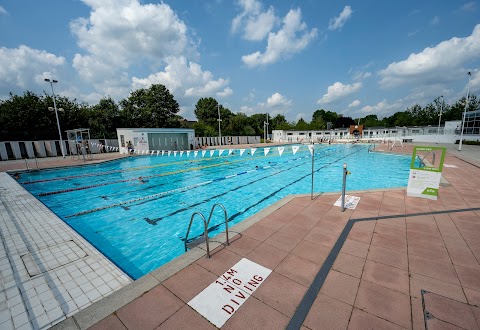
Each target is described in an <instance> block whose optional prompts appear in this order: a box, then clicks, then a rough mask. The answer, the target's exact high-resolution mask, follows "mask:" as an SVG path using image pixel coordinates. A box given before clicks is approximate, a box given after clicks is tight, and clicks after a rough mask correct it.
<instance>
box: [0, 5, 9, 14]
mask: <svg viewBox="0 0 480 330" xmlns="http://www.w3.org/2000/svg"><path fill="white" fill-rule="evenodd" d="M0 15H8V11H7V10H6V9H5V8H3V7H2V6H0Z"/></svg>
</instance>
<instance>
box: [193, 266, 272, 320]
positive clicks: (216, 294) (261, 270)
mask: <svg viewBox="0 0 480 330" xmlns="http://www.w3.org/2000/svg"><path fill="white" fill-rule="evenodd" d="M271 273H272V270H271V269H268V268H266V267H263V266H261V265H259V264H257V263H255V262H253V261H250V260H248V259H245V258H243V259H242V260H240V261H239V262H237V263H236V264H235V265H234V266H233V267H232V268H230V269H229V270H227V271H226V272H225V273H223V275H221V276H220V277H219V278H218V279H217V280H216V281H215V282H213V283H212V284H210V285H209V286H208V287H206V288H205V289H204V290H203V291H202V292H200V293H199V294H198V295H197V296H196V297H194V298H193V299H192V300H190V301H189V302H188V305H189V306H190V307H192V308H193V309H194V310H196V311H197V312H198V313H199V314H201V315H203V316H204V317H205V318H206V319H207V320H209V321H210V322H211V323H213V324H214V325H215V326H216V327H218V328H221V327H222V326H223V325H224V324H225V322H227V321H228V319H229V318H230V317H231V316H232V315H233V314H234V313H235V312H236V311H237V310H238V309H239V308H240V306H242V305H243V303H244V302H245V301H247V299H248V298H250V296H251V295H252V294H253V293H254V292H255V290H257V289H258V287H259V286H260V285H261V284H262V283H263V282H264V281H265V280H266V279H267V277H268V276H269V275H270V274H271Z"/></svg>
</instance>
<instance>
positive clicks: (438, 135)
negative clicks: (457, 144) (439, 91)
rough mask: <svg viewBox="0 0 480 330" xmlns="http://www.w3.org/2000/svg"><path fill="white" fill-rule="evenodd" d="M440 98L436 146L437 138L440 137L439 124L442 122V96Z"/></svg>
mask: <svg viewBox="0 0 480 330" xmlns="http://www.w3.org/2000/svg"><path fill="white" fill-rule="evenodd" d="M440 97H441V98H442V103H440V117H439V118H438V128H437V144H438V138H439V137H440V122H441V121H442V110H443V95H442V96H440Z"/></svg>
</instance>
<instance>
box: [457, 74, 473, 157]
mask: <svg viewBox="0 0 480 330" xmlns="http://www.w3.org/2000/svg"><path fill="white" fill-rule="evenodd" d="M467 74H468V84H467V98H466V99H465V109H464V110H463V118H462V131H461V132H460V142H459V143H458V151H462V139H463V130H464V129H465V116H466V115H467V108H468V93H469V92H470V80H471V79H472V73H471V72H470V71H468V72H467Z"/></svg>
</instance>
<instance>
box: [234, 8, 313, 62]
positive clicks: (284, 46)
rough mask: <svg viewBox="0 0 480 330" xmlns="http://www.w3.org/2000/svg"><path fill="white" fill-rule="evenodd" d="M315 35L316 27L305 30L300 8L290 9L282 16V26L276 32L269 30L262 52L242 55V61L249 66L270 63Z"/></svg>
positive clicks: (294, 49)
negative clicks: (265, 45) (265, 46)
mask: <svg viewBox="0 0 480 330" xmlns="http://www.w3.org/2000/svg"><path fill="white" fill-rule="evenodd" d="M316 36H317V29H315V28H314V29H312V30H310V31H308V30H307V25H306V24H305V22H302V13H301V11H300V9H296V10H294V9H291V10H290V11H289V12H288V13H287V15H286V16H285V17H284V18H283V26H282V28H281V29H280V30H279V31H277V32H270V33H269V35H268V44H267V48H266V50H265V52H264V53H261V52H259V51H257V52H255V53H252V54H249V55H244V56H242V61H243V63H245V64H246V65H247V66H249V67H255V66H259V65H266V64H272V63H275V62H277V61H278V60H280V59H281V58H287V57H289V56H291V55H292V54H295V53H298V52H300V51H301V50H303V49H304V48H305V47H307V46H308V44H309V43H310V42H311V41H312V40H313V39H315V38H316Z"/></svg>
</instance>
